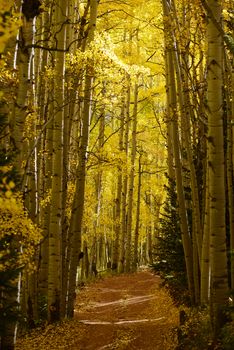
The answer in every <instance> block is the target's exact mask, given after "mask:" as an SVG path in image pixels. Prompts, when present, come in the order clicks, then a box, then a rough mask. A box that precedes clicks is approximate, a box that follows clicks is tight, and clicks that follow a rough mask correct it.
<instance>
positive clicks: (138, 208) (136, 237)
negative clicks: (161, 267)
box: [132, 154, 152, 270]
mask: <svg viewBox="0 0 234 350" xmlns="http://www.w3.org/2000/svg"><path fill="white" fill-rule="evenodd" d="M141 158H142V154H140V155H139V159H138V184H137V204H136V223H135V232H134V252H133V263H132V268H133V270H137V267H138V265H139V253H138V250H139V230H140V211H141V185H142V164H141ZM150 248H151V251H152V246H151V247H150ZM149 260H150V259H149Z"/></svg>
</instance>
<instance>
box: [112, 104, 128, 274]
mask: <svg viewBox="0 0 234 350" xmlns="http://www.w3.org/2000/svg"><path fill="white" fill-rule="evenodd" d="M124 113H125V106H124V98H122V108H121V113H120V131H119V143H118V146H119V150H120V152H123V136H124ZM122 186H123V169H122V167H121V165H118V180H117V190H116V197H115V224H114V225H115V226H114V230H115V240H114V243H113V255H112V269H113V270H116V269H117V268H118V266H120V264H121V262H120V255H121V231H120V229H121V205H122V197H121V193H122ZM123 246H124V244H123V235H122V249H123ZM122 258H123V252H122Z"/></svg>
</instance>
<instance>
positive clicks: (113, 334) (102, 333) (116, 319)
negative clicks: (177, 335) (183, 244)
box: [76, 271, 178, 350]
mask: <svg viewBox="0 0 234 350" xmlns="http://www.w3.org/2000/svg"><path fill="white" fill-rule="evenodd" d="M76 318H77V319H78V320H79V321H80V322H81V323H83V324H84V325H85V327H86V329H85V334H84V336H83V337H82V339H80V341H81V343H80V349H87V350H102V349H129V350H130V349H132V350H134V349H136V350H141V349H142V350H154V349H160V350H164V349H173V348H174V345H175V342H174V339H173V340H172V337H173V335H172V334H171V329H172V327H175V326H176V323H177V318H178V311H177V310H176V309H175V308H174V306H173V305H172V303H171V300H170V299H169V298H168V295H167V294H166V293H165V291H162V290H161V289H160V288H159V278H158V277H157V276H155V275H153V274H151V273H150V272H148V271H142V272H138V273H135V274H130V275H122V276H114V277H110V278H107V279H104V280H100V281H98V282H97V283H95V284H91V285H90V286H89V287H87V288H86V289H85V290H84V291H83V292H82V293H80V295H79V297H78V300H77V305H76Z"/></svg>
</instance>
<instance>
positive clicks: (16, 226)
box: [0, 178, 42, 271]
mask: <svg viewBox="0 0 234 350" xmlns="http://www.w3.org/2000/svg"><path fill="white" fill-rule="evenodd" d="M14 186H15V184H14V182H13V181H9V182H8V181H7V179H6V178H3V181H2V184H1V190H3V189H4V191H2V193H1V195H0V227H1V231H0V241H1V248H2V249H1V252H0V271H5V270H7V269H9V268H10V269H16V268H20V267H27V268H28V269H29V270H31V269H32V268H33V263H32V258H33V256H34V254H35V248H36V246H37V245H38V243H39V241H40V239H41V237H42V236H41V231H40V229H39V228H38V227H37V226H36V225H35V224H34V223H33V222H32V221H31V219H30V218H29V217H28V215H27V213H26V211H25V209H24V207H23V203H22V199H21V198H20V196H19V195H17V194H14V193H13V192H12V191H11V190H12V189H13V188H14ZM12 250H14V251H15V252H17V256H16V257H15V256H14V254H13V255H12V254H11V253H12Z"/></svg>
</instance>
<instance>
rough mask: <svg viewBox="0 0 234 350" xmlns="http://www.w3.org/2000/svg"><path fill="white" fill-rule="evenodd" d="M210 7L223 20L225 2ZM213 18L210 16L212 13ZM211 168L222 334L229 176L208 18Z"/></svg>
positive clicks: (215, 289)
mask: <svg viewBox="0 0 234 350" xmlns="http://www.w3.org/2000/svg"><path fill="white" fill-rule="evenodd" d="M209 6H210V10H211V11H212V13H213V15H214V17H215V19H216V20H217V22H218V23H220V22H221V11H222V8H221V1H220V0H218V1H215V0H210V1H209ZM208 17H209V16H208ZM207 40H208V62H207V67H208V76H207V83H208V88H207V114H208V167H209V183H208V185H209V198H210V202H209V203H210V208H209V209H210V247H211V274H212V277H211V282H212V285H211V293H212V294H211V295H212V300H211V306H212V310H213V315H214V320H213V321H214V333H215V336H217V335H218V332H219V330H220V327H221V326H222V325H223V323H224V321H225V320H224V318H225V317H224V312H225V311H224V307H225V305H226V304H227V301H228V282H227V250H226V221H225V208H226V200H225V176H224V137H223V98H222V85H223V79H222V67H223V63H222V59H223V43H222V37H221V34H220V32H219V30H218V29H217V27H216V26H215V24H214V23H213V21H212V20H211V18H208V25H207Z"/></svg>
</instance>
